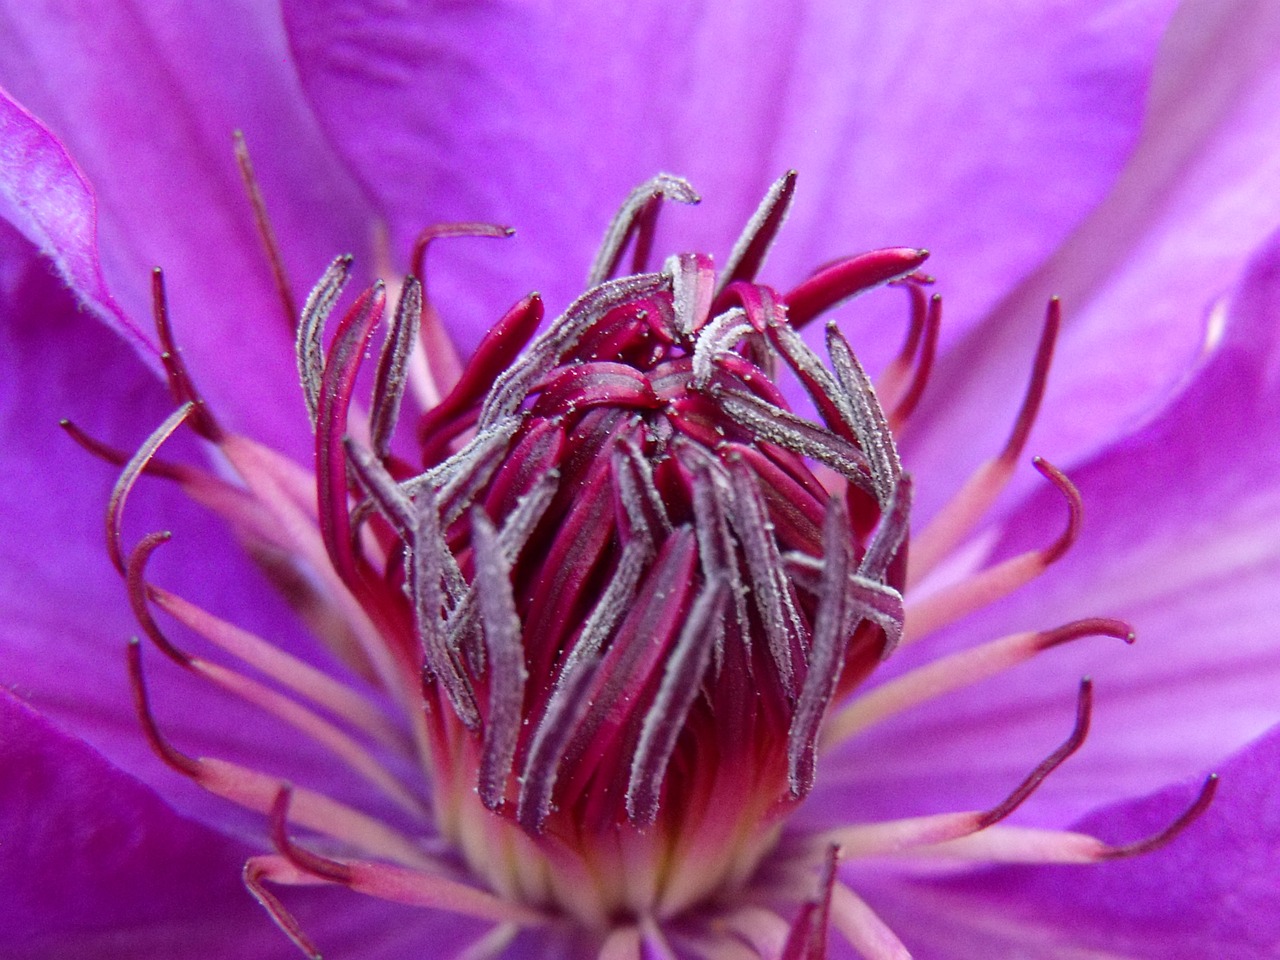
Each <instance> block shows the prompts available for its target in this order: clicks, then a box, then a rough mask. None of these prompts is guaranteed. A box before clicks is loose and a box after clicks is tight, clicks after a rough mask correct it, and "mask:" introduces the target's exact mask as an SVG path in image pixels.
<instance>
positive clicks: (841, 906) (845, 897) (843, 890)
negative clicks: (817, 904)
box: [831, 881, 911, 960]
mask: <svg viewBox="0 0 1280 960" xmlns="http://www.w3.org/2000/svg"><path fill="white" fill-rule="evenodd" d="M831 925H832V926H833V927H835V928H836V929H837V930H839V931H840V935H841V936H843V937H844V938H845V940H846V941H848V943H849V945H850V946H851V947H853V949H855V950H857V951H858V952H859V953H860V954H862V956H863V957H865V958H866V960H911V954H910V953H909V952H908V950H907V948H906V946H905V945H904V944H903V943H902V941H901V940H899V939H898V938H897V936H896V935H895V934H894V932H893V931H892V930H890V929H889V927H888V925H887V924H886V923H885V922H884V921H883V920H881V919H880V918H879V917H878V916H877V915H876V913H875V911H874V910H872V909H871V907H870V906H869V905H868V904H867V902H866V901H865V900H863V899H862V898H861V897H859V896H858V895H857V894H856V893H854V892H853V891H852V890H851V889H850V888H849V887H848V886H846V885H845V884H843V883H840V882H838V881H837V882H836V884H835V887H834V888H833V889H832V891H831Z"/></svg>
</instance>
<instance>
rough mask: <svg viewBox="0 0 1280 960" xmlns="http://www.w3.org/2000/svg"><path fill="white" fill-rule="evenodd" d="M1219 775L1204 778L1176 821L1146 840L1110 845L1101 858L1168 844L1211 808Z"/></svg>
mask: <svg viewBox="0 0 1280 960" xmlns="http://www.w3.org/2000/svg"><path fill="white" fill-rule="evenodd" d="M1219 779H1220V778H1219V776H1218V774H1216V773H1211V774H1209V775H1208V776H1207V777H1205V779H1204V783H1203V784H1201V786H1200V792H1199V793H1197V794H1196V798H1195V799H1194V800H1192V801H1191V804H1190V806H1188V807H1187V808H1186V809H1185V810H1184V811H1182V813H1180V814H1179V815H1178V816H1177V817H1176V818H1175V819H1174V821H1173V822H1172V823H1171V824H1169V825H1168V826H1167V827H1165V828H1164V829H1163V830H1161V831H1160V832H1159V833H1156V834H1154V835H1153V836H1150V837H1147V838H1146V839H1145V840H1139V841H1137V842H1136V843H1129V844H1125V845H1124V846H1121V847H1108V848H1107V849H1106V850H1104V851H1102V853H1101V854H1100V855H1099V859H1101V860H1122V859H1125V858H1126V857H1136V856H1140V855H1142V854H1146V853H1151V852H1152V851H1154V850H1159V849H1160V848H1161V847H1163V846H1165V845H1166V844H1168V843H1169V842H1170V841H1172V840H1173V839H1174V838H1176V837H1177V836H1178V834H1180V833H1182V831H1183V830H1185V829H1187V827H1189V826H1191V824H1192V823H1194V822H1195V821H1196V820H1198V819H1200V815H1201V814H1203V813H1204V812H1205V811H1206V810H1208V809H1209V805H1210V804H1211V803H1213V798H1214V795H1215V794H1216V793H1217V792H1218V781H1219Z"/></svg>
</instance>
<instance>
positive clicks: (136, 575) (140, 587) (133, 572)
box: [125, 530, 191, 668]
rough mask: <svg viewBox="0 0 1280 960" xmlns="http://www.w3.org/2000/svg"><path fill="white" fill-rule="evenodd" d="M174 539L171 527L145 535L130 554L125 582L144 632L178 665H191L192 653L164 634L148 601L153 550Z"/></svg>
mask: <svg viewBox="0 0 1280 960" xmlns="http://www.w3.org/2000/svg"><path fill="white" fill-rule="evenodd" d="M171 539H173V534H172V533H170V532H169V531H167V530H166V531H162V532H159V533H149V534H147V535H146V536H145V537H143V538H142V540H141V541H139V543H138V545H137V546H136V547H134V548H133V550H132V551H131V552H130V554H129V564H128V570H127V571H126V573H125V583H126V584H127V589H128V594H129V606H130V607H131V608H132V609H133V616H134V619H135V620H137V621H138V624H139V625H140V626H141V627H142V629H143V632H145V633H146V635H147V637H148V638H149V639H150V640H151V642H152V643H154V644H155V645H156V647H158V648H159V650H160V652H161V653H163V654H164V655H165V656H167V657H168V658H169V659H170V660H172V661H173V662H174V663H176V664H178V666H180V667H188V668H189V667H190V666H191V657H190V656H188V655H187V654H186V653H184V652H182V651H181V650H179V649H178V648H177V647H175V646H174V645H173V644H172V643H170V642H169V638H168V637H166V636H165V635H164V632H163V631H162V630H161V629H160V626H159V624H157V623H156V621H155V618H154V617H152V616H151V607H150V605H149V604H148V603H147V586H148V584H147V582H146V579H145V577H146V568H147V562H148V561H149V560H150V559H151V554H152V553H154V552H155V550H156V548H157V547H159V546H160V545H161V544H163V543H168V542H169V541H170V540H171Z"/></svg>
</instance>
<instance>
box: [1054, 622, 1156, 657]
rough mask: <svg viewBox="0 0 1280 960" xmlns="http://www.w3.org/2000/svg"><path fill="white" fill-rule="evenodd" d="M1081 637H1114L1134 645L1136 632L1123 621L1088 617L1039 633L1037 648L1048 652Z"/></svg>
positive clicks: (1136, 636) (1136, 637)
mask: <svg viewBox="0 0 1280 960" xmlns="http://www.w3.org/2000/svg"><path fill="white" fill-rule="evenodd" d="M1082 637H1115V638H1116V639H1117V640H1123V641H1124V642H1125V643H1129V644H1131V643H1134V642H1135V641H1136V640H1137V639H1138V634H1137V632H1136V631H1135V630H1134V629H1133V627H1132V625H1130V624H1129V623H1128V622H1126V621H1124V620H1116V619H1114V618H1111V617H1089V618H1087V619H1084V620H1073V621H1072V622H1071V623H1064V624H1063V625H1062V626H1060V627H1055V628H1054V629H1052V630H1044V631H1042V632H1041V633H1040V635H1039V638H1038V642H1037V647H1038V649H1040V650H1048V649H1049V648H1051V647H1056V646H1059V645H1061V644H1064V643H1067V642H1069V641H1071V640H1079V639H1081V638H1082Z"/></svg>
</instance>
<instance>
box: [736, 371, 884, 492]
mask: <svg viewBox="0 0 1280 960" xmlns="http://www.w3.org/2000/svg"><path fill="white" fill-rule="evenodd" d="M711 395H712V396H714V397H715V398H716V399H717V400H718V401H719V402H720V405H721V409H722V410H723V411H724V412H725V414H726V415H728V416H729V417H730V418H732V419H733V421H734V422H735V423H738V424H739V425H741V426H742V427H744V428H745V429H747V430H749V431H750V432H751V433H752V435H753V436H754V437H755V438H756V439H757V440H759V441H764V442H766V443H773V444H777V445H778V446H779V447H782V448H783V449H784V450H790V451H792V452H794V453H798V454H800V455H801V456H805V457H809V458H810V459H812V460H817V461H818V462H819V463H825V464H826V465H827V466H829V467H831V469H833V470H835V471H836V472H837V473H839V474H840V476H842V477H844V478H845V479H846V480H848V481H849V482H850V483H852V484H853V485H854V486H856V487H858V489H860V490H865V491H866V492H867V493H871V492H872V489H871V486H870V484H871V481H870V479H869V477H868V471H867V469H866V460H865V458H864V457H863V453H862V451H861V450H859V449H858V448H857V447H855V446H854V445H853V444H851V443H849V442H848V441H846V440H842V439H841V438H840V437H837V436H836V435H835V434H833V433H830V432H829V431H826V430H823V429H822V428H821V427H817V426H814V425H813V424H812V423H810V422H809V421H808V420H805V419H803V418H802V417H798V416H796V415H795V414H794V413H790V412H788V411H786V410H783V409H782V408H781V407H775V406H774V405H773V404H771V403H765V402H764V401H763V400H760V399H758V398H757V397H755V396H753V395H752V394H749V393H743V392H741V391H739V390H730V389H727V388H725V387H720V386H714V385H713V386H712V387H711Z"/></svg>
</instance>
